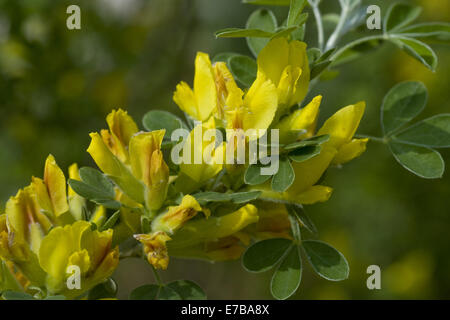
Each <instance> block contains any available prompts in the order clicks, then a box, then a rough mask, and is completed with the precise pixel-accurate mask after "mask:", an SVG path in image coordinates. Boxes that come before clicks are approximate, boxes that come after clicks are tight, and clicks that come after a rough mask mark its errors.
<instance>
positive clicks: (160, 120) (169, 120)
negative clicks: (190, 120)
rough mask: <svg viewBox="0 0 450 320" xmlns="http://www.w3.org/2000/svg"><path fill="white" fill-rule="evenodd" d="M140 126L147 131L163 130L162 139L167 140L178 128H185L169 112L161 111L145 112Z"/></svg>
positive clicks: (179, 120)
mask: <svg viewBox="0 0 450 320" xmlns="http://www.w3.org/2000/svg"><path fill="white" fill-rule="evenodd" d="M142 124H143V125H144V128H145V129H146V130H147V131H154V130H161V129H165V130H166V134H165V135H164V138H165V139H169V140H170V138H171V136H172V132H173V131H175V130H176V129H180V128H187V126H186V124H185V123H184V122H183V120H181V119H180V118H178V117H177V116H175V115H173V114H172V113H170V112H167V111H161V110H153V111H149V112H147V113H146V114H145V115H144V118H142Z"/></svg>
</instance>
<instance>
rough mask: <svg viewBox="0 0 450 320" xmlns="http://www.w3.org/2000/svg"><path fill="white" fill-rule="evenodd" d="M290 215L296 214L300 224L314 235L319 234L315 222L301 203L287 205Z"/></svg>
mask: <svg viewBox="0 0 450 320" xmlns="http://www.w3.org/2000/svg"><path fill="white" fill-rule="evenodd" d="M286 208H287V209H288V212H289V214H290V216H294V217H296V218H297V219H298V221H299V222H300V224H301V225H302V226H303V227H305V228H306V229H307V230H308V231H309V232H311V233H312V234H313V235H317V233H318V231H317V228H316V226H315V225H314V222H312V220H311V219H310V218H309V216H308V215H307V214H306V212H305V209H304V208H303V207H301V206H299V205H286Z"/></svg>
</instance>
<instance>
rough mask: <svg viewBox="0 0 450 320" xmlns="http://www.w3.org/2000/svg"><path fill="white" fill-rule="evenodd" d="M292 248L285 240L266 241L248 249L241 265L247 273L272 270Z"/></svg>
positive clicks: (288, 241) (290, 243)
mask: <svg viewBox="0 0 450 320" xmlns="http://www.w3.org/2000/svg"><path fill="white" fill-rule="evenodd" d="M291 246H292V241H290V240H287V239H267V240H262V241H259V242H256V243H255V244H253V245H252V246H250V247H248V248H247V250H246V251H245V253H244V255H243V257H242V265H243V266H244V268H245V269H246V270H247V271H249V272H264V271H267V270H270V269H272V268H273V267H274V266H275V265H276V264H277V263H278V262H280V260H281V258H282V257H283V256H284V255H285V254H286V252H287V251H288V249H289V248H290V247H291Z"/></svg>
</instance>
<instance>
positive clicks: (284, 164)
mask: <svg viewBox="0 0 450 320" xmlns="http://www.w3.org/2000/svg"><path fill="white" fill-rule="evenodd" d="M294 180H295V172H294V168H292V164H291V162H290V161H289V158H287V157H286V158H280V160H279V167H278V171H277V173H275V175H274V176H273V178H272V184H271V186H272V190H274V191H277V192H284V191H286V190H287V189H288V188H289V187H290V186H291V185H292V183H294Z"/></svg>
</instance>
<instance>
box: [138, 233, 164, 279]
mask: <svg viewBox="0 0 450 320" xmlns="http://www.w3.org/2000/svg"><path fill="white" fill-rule="evenodd" d="M134 237H135V238H136V240H138V241H139V242H141V243H142V245H143V247H144V252H145V254H147V260H148V262H149V263H150V264H151V265H152V266H153V267H155V268H156V269H163V270H165V269H167V266H168V265H169V254H168V253H167V247H166V242H167V241H169V240H170V237H169V236H168V235H167V234H166V233H165V232H163V231H157V232H154V233H152V234H137V235H135V236H134Z"/></svg>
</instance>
